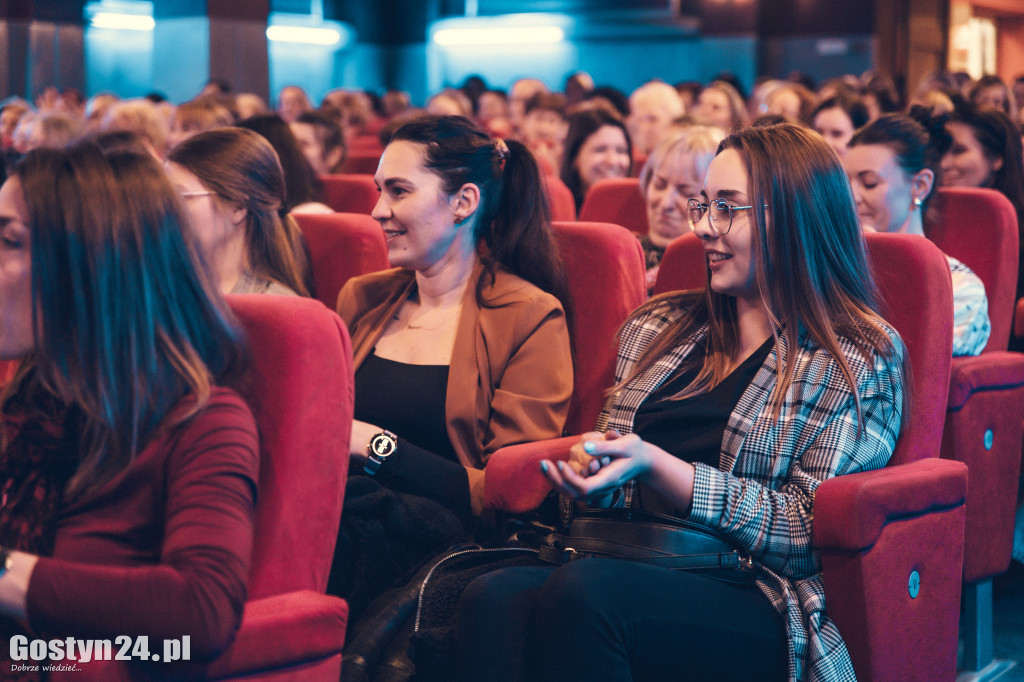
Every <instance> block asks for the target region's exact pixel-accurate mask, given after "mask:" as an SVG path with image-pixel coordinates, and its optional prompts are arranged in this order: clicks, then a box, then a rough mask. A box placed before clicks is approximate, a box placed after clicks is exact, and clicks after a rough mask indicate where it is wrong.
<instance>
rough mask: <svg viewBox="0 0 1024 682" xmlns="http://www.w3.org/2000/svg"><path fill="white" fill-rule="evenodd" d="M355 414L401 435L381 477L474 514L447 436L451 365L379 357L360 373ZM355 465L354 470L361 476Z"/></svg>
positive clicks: (457, 510)
mask: <svg viewBox="0 0 1024 682" xmlns="http://www.w3.org/2000/svg"><path fill="white" fill-rule="evenodd" d="M355 384H356V385H355V389H356V407H355V418H356V419H358V420H359V421H364V422H367V423H370V424H374V425H376V426H379V427H381V428H382V429H387V430H388V431H391V432H392V433H394V434H395V435H396V436H398V448H397V450H396V451H395V453H394V454H393V455H391V456H390V457H388V458H387V459H386V460H384V463H383V464H382V465H381V467H380V470H379V471H378V472H377V474H376V477H377V478H378V479H379V480H380V481H381V482H383V483H385V484H386V485H387V486H388V487H389V488H392V489H394V490H398V491H400V492H406V493H412V494H414V495H422V496H424V497H429V498H431V499H432V500H435V501H437V502H440V503H441V504H443V505H445V506H447V507H448V508H449V509H452V510H453V511H454V512H455V513H457V514H459V515H460V516H462V517H463V518H469V517H470V499H469V478H468V475H467V474H466V469H465V467H463V466H462V464H460V463H459V460H458V456H457V455H456V454H455V449H454V448H453V447H452V443H451V440H449V438H448V430H447V428H446V423H447V422H446V418H445V401H446V397H447V394H448V365H410V364H406V363H404V362H396V361H395V360H388V359H386V358H380V357H377V355H375V354H374V352H371V353H370V355H368V356H367V357H366V359H365V360H363V363H362V365H360V366H359V369H358V370H357V371H356V376H355ZM362 473H363V467H362V466H358V467H356V466H353V467H352V468H351V469H350V470H349V474H350V475H353V474H354V475H361V474H362Z"/></svg>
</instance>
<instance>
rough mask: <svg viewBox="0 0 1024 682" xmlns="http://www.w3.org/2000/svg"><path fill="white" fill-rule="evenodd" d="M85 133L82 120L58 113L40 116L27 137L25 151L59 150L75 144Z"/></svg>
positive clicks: (53, 112)
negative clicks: (40, 149)
mask: <svg viewBox="0 0 1024 682" xmlns="http://www.w3.org/2000/svg"><path fill="white" fill-rule="evenodd" d="M84 133H85V125H84V124H83V122H82V119H80V118H75V117H74V116H72V115H71V114H65V113H62V112H59V111H50V112H47V113H45V114H40V115H39V118H38V119H36V122H35V124H34V125H33V126H32V132H31V133H30V134H29V136H28V141H27V149H26V151H30V150H32V149H39V148H41V147H46V148H48V149H59V148H60V147H65V146H67V145H69V144H71V143H72V142H77V141H78V140H79V139H80V138H81V137H82V135H83V134H84Z"/></svg>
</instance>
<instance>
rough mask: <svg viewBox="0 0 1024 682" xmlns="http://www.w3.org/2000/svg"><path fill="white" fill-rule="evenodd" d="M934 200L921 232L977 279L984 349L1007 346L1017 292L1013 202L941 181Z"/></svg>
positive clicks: (997, 194)
mask: <svg viewBox="0 0 1024 682" xmlns="http://www.w3.org/2000/svg"><path fill="white" fill-rule="evenodd" d="M934 202H935V204H934V206H933V208H934V209H935V210H934V211H930V212H929V214H930V215H931V216H933V219H932V220H927V221H925V224H924V233H925V236H927V237H928V239H930V240H932V241H933V242H935V244H936V246H938V247H939V249H940V250H941V251H942V252H943V253H945V254H947V255H950V256H952V257H953V258H956V259H957V260H958V261H960V262H962V263H964V264H965V265H966V266H967V267H969V268H970V269H971V270H973V271H974V274H976V275H977V276H978V277H979V278H980V279H981V281H982V283H983V284H984V285H985V294H986V295H987V297H988V316H989V319H990V320H991V322H992V334H991V336H989V339H988V344H987V345H986V346H985V350H986V351H993V350H1006V347H1007V344H1008V343H1009V341H1010V328H1011V326H1012V324H1013V314H1014V305H1015V303H1016V300H1015V299H1016V297H1017V266H1018V241H1019V235H1018V232H1017V229H1018V228H1017V214H1016V212H1015V211H1014V209H1013V204H1011V203H1010V200H1009V199H1007V198H1006V197H1005V196H1003V194H1002V193H1001V192H997V191H996V190H994V189H979V188H974V187H943V188H942V189H940V190H939V192H938V195H937V196H936V197H935V199H934Z"/></svg>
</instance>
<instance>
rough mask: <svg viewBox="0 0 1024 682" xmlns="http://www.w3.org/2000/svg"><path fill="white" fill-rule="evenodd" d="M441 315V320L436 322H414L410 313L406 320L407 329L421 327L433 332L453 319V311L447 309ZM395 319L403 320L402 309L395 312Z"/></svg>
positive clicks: (420, 328) (423, 329)
mask: <svg viewBox="0 0 1024 682" xmlns="http://www.w3.org/2000/svg"><path fill="white" fill-rule="evenodd" d="M440 317H441V320H440V321H439V322H437V323H436V324H413V322H412V315H411V314H410V319H409V320H406V322H405V328H406V329H419V330H422V331H426V332H432V331H434V330H436V329H440V328H441V327H443V326H444V325H445V324H447V323H448V322H450V321H451V318H452V311H448V310H446V311H444V312H443V313H441V314H440ZM394 319H395V320H396V321H398V322H401V321H402V318H401V311H399V312H398V313H395V316H394Z"/></svg>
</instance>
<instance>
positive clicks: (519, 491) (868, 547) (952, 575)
mask: <svg viewBox="0 0 1024 682" xmlns="http://www.w3.org/2000/svg"><path fill="white" fill-rule="evenodd" d="M683 239H685V237H683V238H680V240H677V242H675V243H678V242H680V241H682V240H683ZM675 243H674V244H673V245H675ZM698 245H699V244H698ZM868 245H869V249H870V253H871V256H872V262H873V265H874V267H875V269H876V272H877V273H878V281H879V285H880V288H881V290H882V296H883V300H884V301H885V303H886V304H889V305H888V312H887V319H889V321H890V322H891V323H892V324H893V325H894V326H895V327H896V329H897V330H898V331H899V332H900V334H901V335H902V336H903V338H904V340H905V343H906V345H907V350H908V356H909V362H910V365H911V368H912V375H913V376H912V381H911V382H910V384H909V386H908V389H909V390H908V393H909V394H910V412H909V414H908V415H907V419H906V423H907V426H906V427H905V429H904V432H903V434H902V435H901V437H900V440H899V442H898V443H897V446H896V451H895V453H894V454H893V458H892V460H891V462H890V466H888V467H886V468H885V469H881V470H878V471H870V472H863V473H859V474H852V475H848V476H839V477H836V478H834V479H830V480H827V481H824V482H823V483H822V484H821V485H820V486H819V487H818V490H817V493H816V496H815V523H814V531H813V533H814V544H815V547H816V548H817V550H818V552H819V554H820V556H821V560H822V572H823V575H824V581H825V588H826V599H827V601H828V605H829V614H830V616H831V617H832V618H833V620H834V621H835V622H836V623H837V625H838V626H839V629H840V632H842V633H843V637H844V639H845V640H846V643H847V645H848V648H849V650H850V654H851V657H852V659H853V664H854V668H855V670H856V672H857V676H858V679H860V680H950V679H952V678H953V677H954V675H955V672H956V648H957V625H958V617H959V603H960V575H961V571H962V559H963V531H964V518H965V508H964V500H965V497H966V488H967V471H966V467H965V466H964V465H963V464H962V463H959V462H952V461H947V460H943V459H939V458H938V457H937V455H938V451H939V441H940V436H941V428H942V422H943V417H944V414H945V406H946V387H947V386H948V383H949V366H950V355H951V352H952V332H951V330H952V305H951V300H952V292H951V286H950V279H949V268H948V267H947V265H946V262H945V259H944V257H943V256H942V254H941V253H940V252H939V251H938V249H937V248H936V247H935V246H934V245H933V244H931V243H930V242H928V241H927V240H926V239H924V238H921V237H912V236H907V235H869V236H868ZM685 246H686V245H685V244H684V247H685ZM670 252H673V250H672V247H671V246H670V247H669V252H666V254H665V258H666V259H667V262H666V260H663V261H662V266H661V268H662V269H661V273H664V274H665V276H666V277H669V275H670V273H667V272H666V267H667V268H669V269H671V268H673V267H683V268H685V270H686V272H687V273H694V272H701V271H702V270H703V268H704V267H705V264H704V263H703V252H702V251H695V250H694V249H692V248H691V249H686V248H681V249H676V250H675V251H674V253H675V254H676V255H683V254H686V253H689V254H691V257H692V259H693V260H692V261H691V262H683V261H684V259H683V258H679V259H674V258H670ZM894 264H898V265H899V267H892V266H893V265H894ZM686 277H692V275H688V276H680V277H679V278H678V279H682V280H685V279H686ZM664 281H666V282H667V281H669V280H668V279H666V280H664ZM577 439H578V437H577V436H570V437H566V438H561V439H557V440H551V441H545V442H542V443H527V444H523V445H516V446H512V447H508V448H503V449H502V450H499V451H498V452H496V453H495V454H494V455H493V456H492V457H491V460H490V462H488V465H487V477H486V479H485V506H486V507H488V508H490V509H503V510H508V511H512V512H524V511H527V510H530V509H533V508H535V507H536V506H538V505H539V504H540V503H541V501H542V500H543V499H544V497H545V496H546V495H547V494H548V493H549V492H550V486H548V484H547V481H546V479H544V477H543V476H542V475H541V474H540V471H539V462H540V460H542V459H565V458H567V456H568V448H569V446H570V445H571V444H572V443H574V442H576V440H577Z"/></svg>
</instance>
